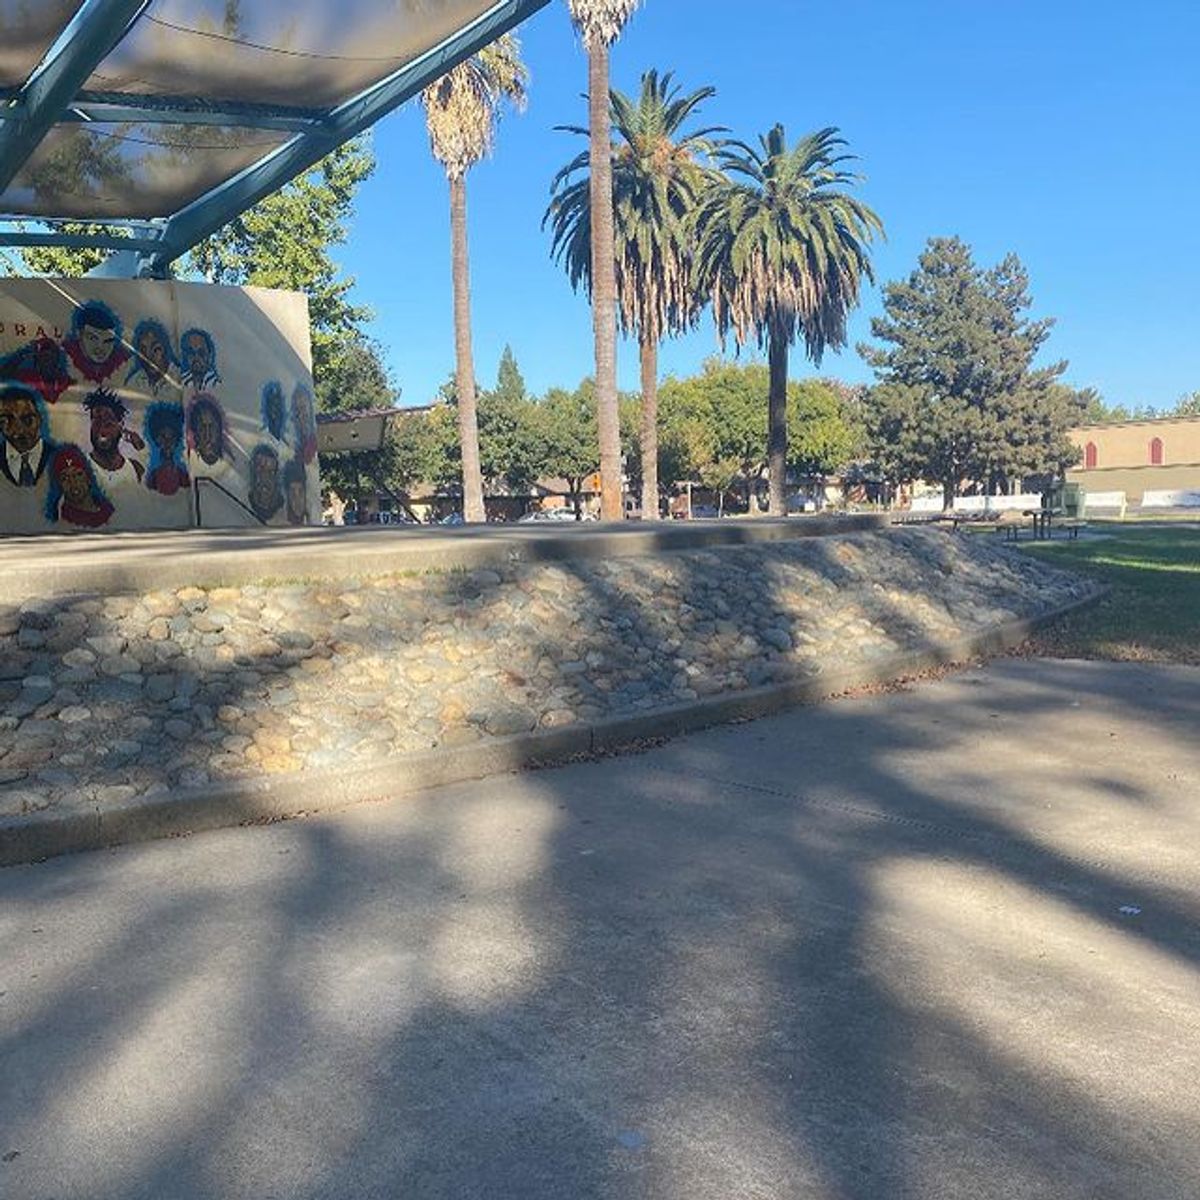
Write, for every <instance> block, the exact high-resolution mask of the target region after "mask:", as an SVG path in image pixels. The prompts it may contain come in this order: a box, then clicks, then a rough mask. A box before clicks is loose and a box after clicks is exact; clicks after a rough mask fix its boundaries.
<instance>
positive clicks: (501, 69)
mask: <svg viewBox="0 0 1200 1200" xmlns="http://www.w3.org/2000/svg"><path fill="white" fill-rule="evenodd" d="M528 83H529V71H528V69H527V68H526V66H525V64H524V63H523V62H522V61H521V45H520V42H519V41H518V40H517V38H516V36H515V35H513V34H511V33H506V34H504V36H503V37H500V38H497V40H496V41H494V42H492V43H491V44H490V45H488V46H485V47H484V48H483V49H482V50H480V51H479V53H478V54H476V55H474V56H473V57H472V58H468V59H466V60H465V61H464V62H461V63H459V64H458V66H456V67H454V68H452V69H451V70H450V71H447V72H446V74H445V75H443V76H442V77H441V78H440V79H438V80H437V81H436V82H434V83H431V84H430V85H429V86H428V87H427V88H426V89H425V90H424V91H423V92H422V93H421V101H422V103H423V104H424V105H425V123H426V125H427V127H428V129H429V142H430V146H431V147H432V149H433V156H434V158H436V159H437V160H438V162H440V163H441V164H442V166H443V167H445V168H446V178H447V180H448V181H449V183H450V261H451V270H452V275H453V280H454V363H455V371H454V376H455V391H456V393H457V401H458V430H459V438H460V441H461V446H462V475H463V516H464V518H465V519H466V520H468V521H484V520H486V514H485V512H484V507H483V477H482V474H481V471H480V466H479V423H478V419H477V416H476V403H475V364H474V360H473V357H472V353H471V277H470V267H469V263H468V257H467V180H466V176H467V172H468V171H469V170H470V169H471V168H472V167H473V166H474V165H475V164H476V163H477V162H479V160H480V159H482V158H483V157H484V156H485V155H486V154H487V153H488V152H489V151H490V150H491V148H492V143H493V141H494V140H495V136H496V123H497V121H498V120H499V118H500V110H501V107H502V106H503V104H504V102H505V101H508V102H509V103H510V104H512V105H513V107H515V108H516V109H518V110H520V109H522V108H524V106H525V95H526V87H527V85H528Z"/></svg>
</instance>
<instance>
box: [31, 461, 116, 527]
mask: <svg viewBox="0 0 1200 1200" xmlns="http://www.w3.org/2000/svg"><path fill="white" fill-rule="evenodd" d="M50 476H51V479H50V493H49V495H48V497H47V500H46V519H47V520H49V521H58V520H60V519H61V520H63V521H66V522H68V523H70V524H71V525H79V526H82V527H83V528H87V529H96V528H98V527H99V526H101V525H104V524H106V523H107V521H108V519H109V517H111V516H112V515H113V512H114V511H115V510H114V509H113V506H112V503H111V502H110V501H109V499H108V497H107V496H105V494H104V493H103V492H102V491H101V490H100V488H99V486H98V485H97V483H96V480H95V477H94V476H93V475H92V472H91V468H90V467H89V466H88V462H87V459H86V458H85V457H84V455H83V451H82V450H80V449H79V447H78V446H63V447H62V448H61V449H59V450H58V451H56V452H55V455H54V460H53V462H52V463H51V466H50Z"/></svg>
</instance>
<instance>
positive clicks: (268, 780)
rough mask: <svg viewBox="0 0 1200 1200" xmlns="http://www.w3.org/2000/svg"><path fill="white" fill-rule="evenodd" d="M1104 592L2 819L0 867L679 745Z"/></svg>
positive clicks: (1018, 627)
mask: <svg viewBox="0 0 1200 1200" xmlns="http://www.w3.org/2000/svg"><path fill="white" fill-rule="evenodd" d="M1107 591H1108V589H1107V588H1098V589H1096V590H1094V591H1092V592H1091V593H1089V594H1088V595H1087V596H1084V597H1083V598H1082V599H1079V600H1077V601H1075V602H1073V603H1071V604H1066V605H1061V606H1059V607H1057V608H1054V609H1050V610H1048V611H1046V612H1043V613H1040V614H1038V615H1037V616H1033V617H1027V618H1023V619H1021V620H1018V621H1009V622H1006V623H1005V624H1003V625H998V626H996V627H994V628H992V629H987V630H983V631H981V632H979V633H976V634H972V635H970V636H967V637H962V638H955V639H951V640H948V641H943V642H939V643H936V644H930V645H928V646H926V647H924V648H922V649H920V650H916V651H911V652H906V653H903V654H893V655H888V656H887V657H886V658H880V659H879V660H878V661H877V662H874V663H871V664H867V665H864V666H859V667H855V668H853V669H850V670H844V671H834V672H830V673H828V674H822V675H816V676H811V677H808V678H795V679H788V680H785V681H782V682H780V683H777V684H772V685H769V686H766V687H760V688H754V689H749V690H746V691H742V692H734V693H729V694H726V695H720V696H713V697H710V698H707V699H704V700H698V701H695V702H693V703H689V704H681V705H675V706H672V707H669V708H660V709H654V710H650V711H647V712H645V713H640V714H637V715H636V716H629V717H618V718H612V719H609V720H604V721H597V722H594V723H591V724H583V723H581V724H577V725H568V726H564V727H563V728H561V729H547V730H537V731H534V732H531V733H526V734H519V735H517V736H514V737H506V738H491V739H486V740H481V741H479V742H473V743H470V744H468V745H465V746H456V747H446V748H438V749H434V750H429V751H425V752H422V753H419V754H407V755H398V756H396V757H394V758H391V759H386V760H382V761H374V762H371V763H368V764H366V765H364V766H363V767H361V768H358V769H353V768H351V769H339V770H330V771H320V772H316V771H307V772H301V773H296V774H287V775H275V776H269V775H268V776H263V777H260V778H257V779H253V780H236V781H230V782H229V783H227V784H225V785H212V784H209V785H206V786H205V787H203V788H193V789H177V790H175V791H173V792H170V791H168V790H167V789H166V788H163V789H162V790H161V791H157V792H151V793H149V794H147V795H145V796H142V797H139V798H138V799H136V800H132V801H130V802H128V803H126V804H123V805H121V806H120V807H118V808H112V809H107V810H103V811H101V810H99V809H94V810H89V811H83V812H74V813H69V814H63V815H49V814H41V813H34V814H31V815H29V816H24V817H10V818H5V819H3V820H0V867H6V866H15V865H18V864H21V863H29V862H36V861H39V860H41V859H44V858H51V857H54V856H56V855H59V854H70V853H73V852H75V851H79V850H95V849H100V848H103V847H107V846H117V845H123V844H127V843H131V842H144V841H151V840H153V839H155V838H163V837H178V836H181V835H184V834H189V833H198V832H201V831H202V830H206V829H218V828H224V827H228V826H233V825H246V824H254V823H259V822H263V821H272V820H280V819H285V818H288V817H295V816H300V815H302V814H305V813H310V812H329V811H333V810H336V809H339V808H345V807H347V806H348V805H351V804H357V803H360V802H362V801H365V800H381V799H391V798H394V797H396V796H403V795H409V794H412V793H414V792H419V791H424V790H426V789H429V788H434V787H440V786H443V785H445V784H451V783H461V782H465V781H467V780H472V779H483V778H486V777H487V776H490V775H500V774H505V773H507V772H511V771H518V770H521V769H523V768H527V767H531V766H552V765H555V764H557V763H563V762H566V761H568V760H570V759H572V758H578V757H580V756H586V755H591V754H599V753H606V752H612V751H616V750H620V749H621V748H623V747H629V746H632V745H634V744H636V743H639V742H644V741H647V740H649V739H659V738H672V737H678V736H679V735H680V734H684V733H688V732H691V731H694V730H698V729H705V728H708V727H710V726H713V725H720V724H723V723H725V722H728V721H738V720H747V719H752V718H755V717H762V716H767V715H769V714H771V713H777V712H780V711H782V710H784V709H787V708H792V707H795V706H798V705H804V704H812V703H815V702H817V701H819V700H823V699H826V698H828V697H830V696H836V695H839V694H840V693H842V692H846V691H850V690H852V689H854V688H859V687H869V686H873V685H876V684H881V683H888V682H891V681H893V680H896V679H902V678H904V677H906V676H909V675H914V674H918V673H920V672H922V671H927V670H930V669H931V668H934V667H939V666H946V665H949V664H952V663H957V662H965V661H967V660H969V659H972V658H977V657H980V656H985V655H990V654H999V653H1003V652H1005V651H1007V650H1011V649H1014V648H1015V647H1017V646H1019V645H1021V644H1022V643H1023V642H1024V641H1025V640H1026V639H1028V637H1029V636H1030V634H1032V633H1033V631H1034V630H1035V629H1037V628H1039V627H1040V626H1043V625H1045V624H1048V623H1049V622H1051V621H1054V620H1057V619H1058V618H1059V617H1061V616H1063V615H1064V614H1066V613H1068V612H1071V611H1073V610H1075V609H1077V608H1080V607H1083V606H1084V605H1087V604H1091V603H1094V602H1095V601H1096V600H1098V599H1099V598H1100V597H1101V596H1103V595H1104V594H1105V593H1106V592H1107Z"/></svg>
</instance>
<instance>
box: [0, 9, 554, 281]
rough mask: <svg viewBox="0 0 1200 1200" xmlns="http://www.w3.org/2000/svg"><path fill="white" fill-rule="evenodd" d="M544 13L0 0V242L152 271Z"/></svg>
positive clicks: (133, 272)
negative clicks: (102, 253) (100, 257)
mask: <svg viewBox="0 0 1200 1200" xmlns="http://www.w3.org/2000/svg"><path fill="white" fill-rule="evenodd" d="M548 2H549V0H337V2H331V0H34V2H33V3H30V2H29V0H0V245H16V246H22V245H23V246H29V245H58V246H62V245H66V246H91V247H97V248H101V249H109V250H112V251H114V254H113V256H112V257H111V258H110V259H109V260H108V262H106V263H105V265H104V267H103V268H102V271H101V273H104V274H110V275H123V276H131V277H132V276H163V275H165V274H167V273H168V270H169V267H170V264H171V263H172V262H173V261H174V260H175V259H177V258H179V257H180V256H181V255H183V254H185V253H186V252H187V251H188V250H189V249H191V247H193V246H194V245H196V244H197V243H198V242H200V241H202V240H203V239H204V238H206V237H208V236H209V235H210V234H212V233H214V232H215V231H216V230H218V229H220V228H221V227H222V226H223V225H225V224H227V223H228V222H229V221H231V220H233V219H234V218H235V217H236V216H238V215H239V214H240V213H242V212H244V211H245V210H246V209H247V208H250V207H251V206H252V205H254V204H256V203H257V202H258V201H259V200H261V199H262V198H263V197H265V196H268V195H270V194H271V193H272V192H274V191H277V190H278V189H279V188H280V187H282V186H283V185H284V184H286V183H287V182H288V181H289V180H291V179H293V178H295V177H296V176H297V175H299V174H301V173H303V172H304V171H306V170H308V169H309V168H310V167H312V166H313V165H314V164H315V163H317V162H319V161H320V160H321V159H322V158H323V157H324V156H325V155H327V154H328V153H330V151H332V150H334V149H336V148H337V147H338V146H339V145H341V144H342V143H343V142H346V141H348V140H350V139H351V138H353V137H355V136H357V135H358V134H359V133H362V132H363V131H364V130H366V129H368V128H370V126H371V125H373V124H374V123H375V122H376V121H378V120H379V119H380V118H381V117H384V116H386V115H387V114H388V113H389V112H391V111H392V110H393V109H395V108H397V107H398V106H399V105H401V104H403V103H404V102H405V101H406V100H408V99H409V98H410V97H412V96H414V95H415V94H417V93H418V92H419V91H420V90H421V89H422V88H424V87H425V86H426V85H427V84H429V83H431V82H433V80H435V79H437V78H438V77H439V76H441V75H443V74H444V73H445V72H446V71H448V70H449V69H450V68H451V67H453V66H455V65H456V64H457V63H459V62H461V61H462V60H463V59H465V58H468V57H469V56H470V55H472V54H474V53H475V52H476V51H478V50H479V49H481V48H482V47H483V46H486V45H487V44H488V43H489V42H491V41H494V40H495V39H496V38H497V37H499V36H500V35H501V34H503V33H505V32H506V31H508V30H509V29H511V28H512V27H513V26H515V25H517V24H519V23H520V22H521V21H523V20H524V19H525V18H526V17H528V16H530V15H531V14H532V13H534V12H536V11H537V10H538V9H540V8H542V7H543V6H544V5H545V4H547V3H548ZM65 222H72V223H76V224H82V225H84V226H85V228H84V230H83V231H82V232H67V231H65V230H64V229H63V228H62V226H63V224H64V223H65ZM31 225H32V227H31Z"/></svg>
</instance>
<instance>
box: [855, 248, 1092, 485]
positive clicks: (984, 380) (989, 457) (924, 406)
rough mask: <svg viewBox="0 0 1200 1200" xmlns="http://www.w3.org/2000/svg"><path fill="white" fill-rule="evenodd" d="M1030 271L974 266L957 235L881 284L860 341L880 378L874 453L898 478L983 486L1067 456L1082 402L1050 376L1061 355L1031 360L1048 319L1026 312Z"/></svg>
mask: <svg viewBox="0 0 1200 1200" xmlns="http://www.w3.org/2000/svg"><path fill="white" fill-rule="evenodd" d="M1030 305H1031V300H1030V298H1029V280H1028V276H1027V275H1026V273H1025V269H1024V268H1023V267H1022V265H1021V263H1020V260H1019V259H1017V257H1016V256H1015V255H1011V254H1010V255H1008V256H1007V257H1006V258H1005V259H1004V260H1003V261H1001V262H1000V263H999V264H998V265H997V266H995V267H992V268H990V269H988V270H982V269H980V268H979V267H977V266H976V265H975V263H974V261H973V260H972V257H971V251H970V247H968V246H967V245H966V244H965V243H964V242H962V241H961V240H960V239H958V238H933V239H931V240H930V242H929V244H928V245H927V247H926V249H925V250H924V252H923V253H922V254H921V257H920V261H919V265H918V267H917V269H916V270H915V271H914V272H913V273H912V274H911V275H910V276H909V278H908V279H907V280H906V281H903V282H898V283H891V284H888V286H887V287H886V288H885V290H884V314H885V315H884V316H882V317H877V318H875V319H873V320H872V322H871V330H872V333H873V334H874V336H875V337H876V338H877V339H879V340H880V341H882V342H884V343H885V346H883V347H876V346H870V345H866V346H862V347H860V353H862V354H863V357H864V358H865V359H866V360H867V362H868V363H869V364H870V365H871V366H872V367H873V368H874V370H875V373H876V375H877V376H878V378H879V380H880V385H879V386H877V387H875V388H873V389H872V390H871V393H870V401H869V405H868V426H869V435H870V440H871V445H872V449H873V454H874V457H875V459H876V461H877V462H878V463H879V464H880V465H884V464H886V468H887V470H889V471H890V472H891V473H893V477H895V478H900V479H913V478H925V479H931V480H937V481H938V482H940V483H941V485H942V491H943V502H944V504H945V506H946V507H947V508H949V507H951V506H952V505H953V502H954V497H955V495H956V493H957V491H958V489H959V487H960V486H961V485H962V484H963V483H964V482H973V483H975V484H978V485H979V486H982V487H987V488H989V489H992V488H997V487H1002V486H1005V485H1006V484H1007V483H1008V482H1009V481H1010V480H1015V479H1019V478H1020V477H1021V476H1024V475H1032V474H1042V473H1048V474H1052V473H1055V472H1057V471H1060V470H1061V469H1062V468H1063V467H1064V466H1065V465H1067V464H1069V463H1070V462H1071V461H1073V459H1074V455H1075V450H1074V448H1073V447H1072V446H1071V445H1070V443H1069V442H1068V441H1067V438H1066V431H1067V429H1068V428H1069V426H1070V425H1071V424H1073V423H1075V422H1076V421H1077V420H1078V419H1079V415H1080V413H1081V411H1082V409H1083V405H1084V403H1086V401H1081V399H1080V394H1079V393H1076V392H1074V391H1073V390H1072V389H1066V388H1063V387H1062V386H1061V385H1059V384H1058V383H1057V379H1058V376H1059V375H1060V374H1061V373H1062V371H1063V370H1064V369H1065V366H1066V364H1065V363H1055V364H1052V365H1050V366H1046V367H1041V368H1038V367H1035V366H1034V359H1035V357H1036V355H1037V354H1038V352H1039V350H1040V349H1041V347H1042V345H1043V344H1044V343H1045V341H1046V338H1047V337H1048V336H1049V331H1050V327H1051V325H1052V324H1053V322H1052V321H1049V320H1039V321H1034V320H1030V319H1029V318H1028V317H1027V315H1026V313H1027V310H1028V309H1029V307H1030Z"/></svg>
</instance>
